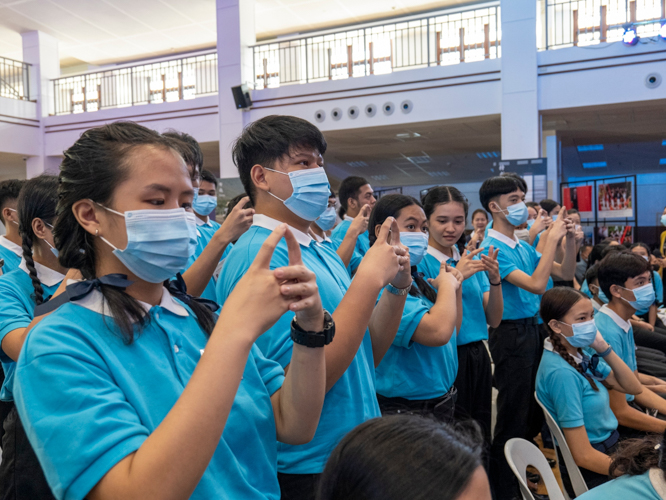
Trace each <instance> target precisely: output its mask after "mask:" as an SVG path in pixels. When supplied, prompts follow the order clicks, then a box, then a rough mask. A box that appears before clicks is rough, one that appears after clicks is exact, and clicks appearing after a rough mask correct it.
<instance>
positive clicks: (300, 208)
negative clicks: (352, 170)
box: [264, 167, 331, 221]
mask: <svg viewBox="0 0 666 500" xmlns="http://www.w3.org/2000/svg"><path fill="white" fill-rule="evenodd" d="M264 168H265V169H266V170H270V171H271V172H277V173H278V174H282V175H288V176H289V180H290V181H291V187H292V188H293V193H291V196H290V197H289V198H287V199H286V200H283V199H281V198H278V197H277V196H275V195H274V194H273V193H271V192H270V191H268V194H270V195H271V196H272V197H274V198H277V199H278V200H280V201H281V202H282V203H284V206H285V207H287V208H288V209H289V210H291V211H292V212H293V213H294V214H296V215H298V216H299V217H300V218H301V219H303V220H309V221H313V220H315V219H316V218H317V217H319V216H320V215H321V214H322V213H323V212H324V210H326V207H327V206H328V198H329V196H330V195H331V186H330V185H329V183H328V177H327V176H326V171H325V170H324V167H318V168H308V169H305V170H296V171H294V172H289V173H287V172H280V171H278V170H273V169H272V168H267V167H264Z"/></svg>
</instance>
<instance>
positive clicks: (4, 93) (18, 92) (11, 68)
mask: <svg viewBox="0 0 666 500" xmlns="http://www.w3.org/2000/svg"><path fill="white" fill-rule="evenodd" d="M0 97H6V98H8V99H18V100H21V101H29V100H30V65H29V64H27V63H24V62H21V61H14V60H13V59H7V58H5V57H0Z"/></svg>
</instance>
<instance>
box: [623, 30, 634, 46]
mask: <svg viewBox="0 0 666 500" xmlns="http://www.w3.org/2000/svg"><path fill="white" fill-rule="evenodd" d="M622 43H624V44H625V45H636V44H637V43H638V32H637V31H636V28H634V27H633V26H629V27H628V28H627V29H625V30H624V34H623V35H622Z"/></svg>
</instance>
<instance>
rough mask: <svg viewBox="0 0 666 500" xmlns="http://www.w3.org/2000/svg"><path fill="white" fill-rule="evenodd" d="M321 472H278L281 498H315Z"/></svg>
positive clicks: (303, 499)
mask: <svg viewBox="0 0 666 500" xmlns="http://www.w3.org/2000/svg"><path fill="white" fill-rule="evenodd" d="M320 477H321V474H282V473H281V472H278V482H279V483H280V499H281V500H315V497H316V496H317V490H318V489H319V479H320Z"/></svg>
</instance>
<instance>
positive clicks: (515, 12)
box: [501, 0, 541, 160]
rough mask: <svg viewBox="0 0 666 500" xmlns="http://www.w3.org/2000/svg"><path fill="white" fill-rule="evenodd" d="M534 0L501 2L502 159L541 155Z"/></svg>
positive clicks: (503, 0) (506, 0)
mask: <svg viewBox="0 0 666 500" xmlns="http://www.w3.org/2000/svg"><path fill="white" fill-rule="evenodd" d="M536 7H537V2H536V1H535V0H502V1H501V8H502V58H501V60H502V159H504V160H517V159H522V158H537V157H539V156H540V155H541V147H540V146H541V137H540V136H541V121H540V119H539V109H538V103H537V39H536V22H537V19H536V15H537V8H536Z"/></svg>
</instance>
